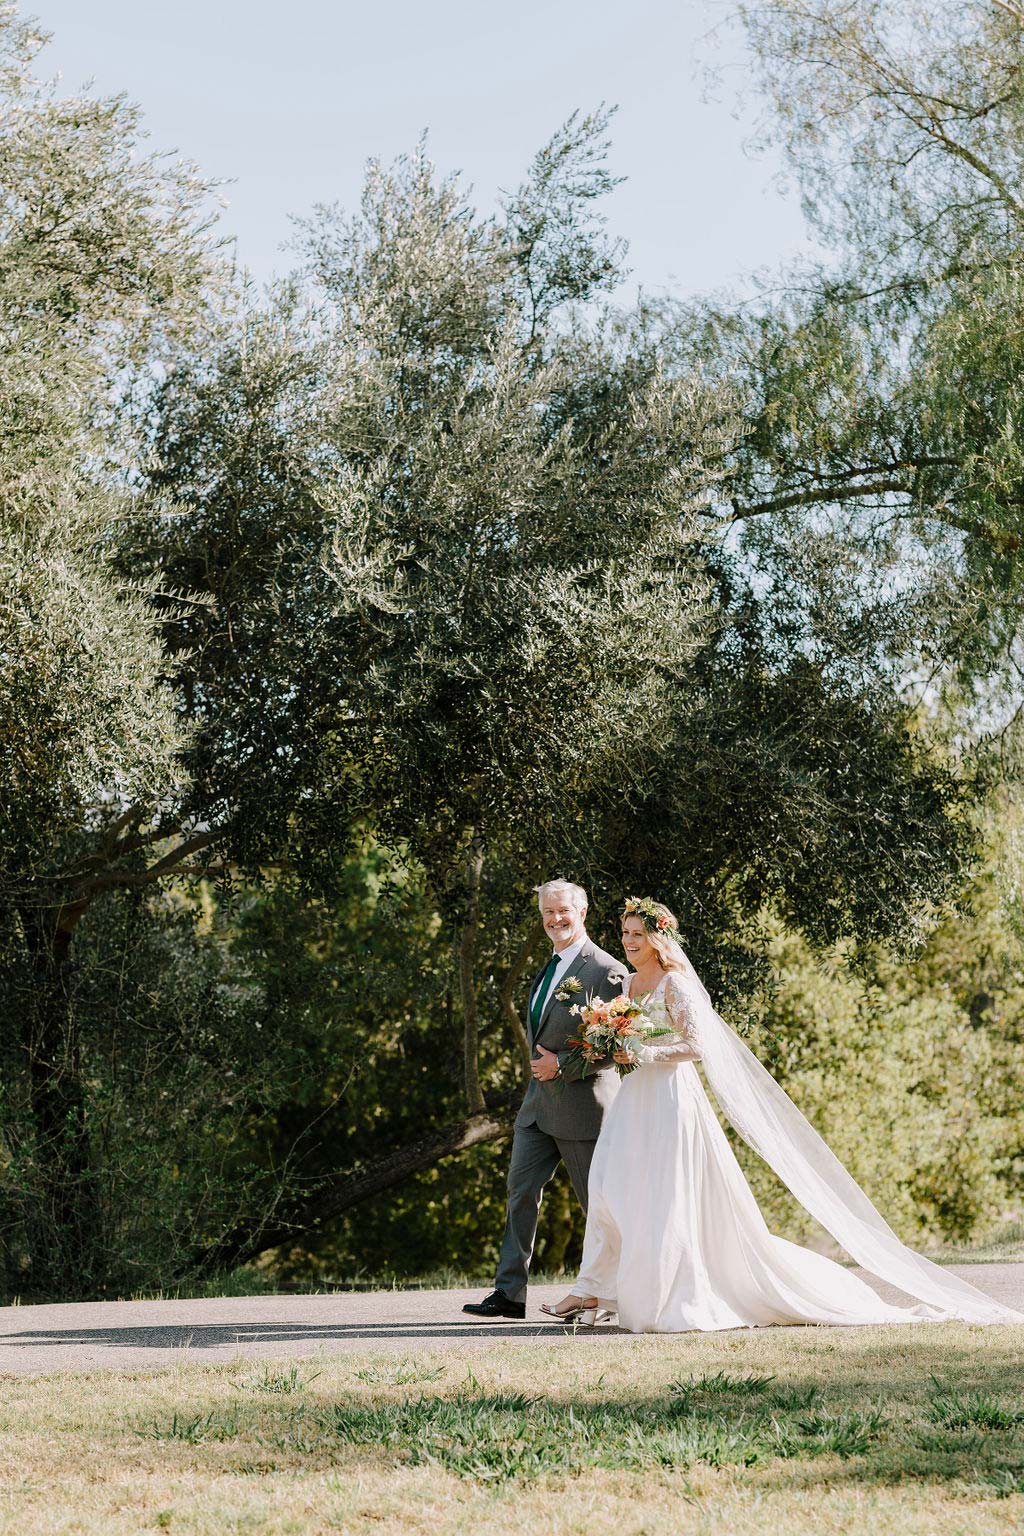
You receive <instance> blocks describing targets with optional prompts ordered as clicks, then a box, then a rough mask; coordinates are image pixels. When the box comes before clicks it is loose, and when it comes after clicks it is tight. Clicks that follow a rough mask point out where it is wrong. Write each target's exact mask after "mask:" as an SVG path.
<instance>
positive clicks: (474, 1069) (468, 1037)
mask: <svg viewBox="0 0 1024 1536" xmlns="http://www.w3.org/2000/svg"><path fill="white" fill-rule="evenodd" d="M483 867H484V856H483V850H482V848H481V846H480V841H479V839H478V838H477V837H476V836H475V835H474V837H473V840H472V842H471V843H470V849H469V857H468V859H467V860H466V912H465V917H464V920H463V924H462V936H461V939H460V942H459V991H460V994H461V997H462V1040H463V1069H464V1072H465V1080H466V1103H467V1105H468V1106H469V1112H470V1114H471V1115H473V1114H478V1113H479V1112H480V1110H482V1109H483V1107H484V1096H483V1094H482V1093H481V1091H480V1018H479V1013H478V1010H477V997H476V986H475V984H474V983H475V978H474V975H473V969H474V961H475V959H476V935H477V926H478V924H479V920H480V876H481V874H482V872H483Z"/></svg>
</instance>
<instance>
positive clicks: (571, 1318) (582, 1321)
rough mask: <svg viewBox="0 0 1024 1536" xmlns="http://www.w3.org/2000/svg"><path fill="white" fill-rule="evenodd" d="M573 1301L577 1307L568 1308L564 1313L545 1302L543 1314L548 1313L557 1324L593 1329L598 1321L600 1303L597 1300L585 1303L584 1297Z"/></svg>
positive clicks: (542, 1306) (574, 1298)
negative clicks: (570, 1324) (569, 1324)
mask: <svg viewBox="0 0 1024 1536" xmlns="http://www.w3.org/2000/svg"><path fill="white" fill-rule="evenodd" d="M573 1300H574V1301H575V1302H577V1305H576V1306H574V1307H568V1308H566V1310H565V1311H564V1312H559V1311H557V1310H556V1309H555V1308H554V1307H549V1306H547V1305H546V1304H545V1303H544V1302H542V1303H541V1308H540V1309H541V1311H542V1312H546V1313H547V1315H548V1317H552V1318H554V1320H555V1322H556V1323H572V1324H574V1325H580V1326H582V1327H584V1328H593V1326H594V1324H595V1323H596V1321H597V1309H598V1305H599V1303H598V1302H597V1301H596V1300H594V1301H590V1300H587V1301H584V1299H583V1297H582V1296H578V1297H577V1296H574V1297H573Z"/></svg>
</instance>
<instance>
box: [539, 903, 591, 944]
mask: <svg viewBox="0 0 1024 1536" xmlns="http://www.w3.org/2000/svg"><path fill="white" fill-rule="evenodd" d="M540 915H541V918H542V919H543V922H544V932H545V933H546V934H547V936H548V938H549V939H550V940H551V942H552V944H553V945H554V946H555V948H556V949H568V947H569V945H570V944H575V943H576V942H577V940H578V939H582V937H583V935H584V934H585V933H586V931H587V930H586V927H585V924H586V919H587V909H586V907H578V906H577V905H576V903H575V902H574V900H573V897H572V893H571V892H570V891H556V892H554V894H553V895H551V896H545V898H544V901H543V903H542V905H541V909H540Z"/></svg>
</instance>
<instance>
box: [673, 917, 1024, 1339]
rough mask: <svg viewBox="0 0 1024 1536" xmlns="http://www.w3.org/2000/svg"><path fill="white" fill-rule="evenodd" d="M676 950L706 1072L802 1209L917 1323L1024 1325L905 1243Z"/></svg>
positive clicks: (730, 1116)
mask: <svg viewBox="0 0 1024 1536" xmlns="http://www.w3.org/2000/svg"><path fill="white" fill-rule="evenodd" d="M672 948H673V950H674V951H676V952H677V958H678V959H679V961H680V962H681V963H682V964H683V966H684V967H685V970H686V974H687V977H688V979H689V981H690V983H691V990H692V991H693V992H694V994H695V995H694V997H693V999H692V1004H693V1008H694V1011H695V1015H696V1016H695V1019H694V1023H695V1025H696V1028H697V1032H698V1036H699V1038H700V1041H701V1050H702V1052H703V1058H702V1062H701V1065H702V1066H703V1068H704V1073H705V1076H706V1077H707V1080H708V1083H709V1085H710V1087H711V1090H712V1092H713V1093H714V1095H715V1098H716V1099H717V1100H718V1103H719V1105H720V1106H721V1109H722V1112H723V1114H724V1115H725V1118H726V1119H727V1120H728V1121H729V1124H730V1125H731V1126H732V1127H733V1129H734V1130H735V1131H737V1132H738V1133H739V1135H740V1136H742V1138H743V1140H744V1141H745V1142H746V1143H747V1144H748V1146H750V1147H752V1148H753V1149H754V1151H755V1152H756V1153H757V1154H758V1156H760V1157H762V1158H763V1159H764V1161H765V1162H766V1163H767V1164H768V1166H769V1167H770V1168H771V1169H773V1170H774V1172H775V1173H777V1174H778V1176H779V1178H780V1179H781V1180H782V1182H783V1183H784V1184H785V1185H786V1187H787V1188H788V1189H789V1190H790V1191H791V1192H792V1193H793V1194H794V1195H795V1196H796V1198H797V1199H798V1200H799V1202H800V1204H801V1205H802V1206H803V1207H804V1209H805V1210H807V1211H809V1212H810V1213H811V1215H812V1216H813V1217H814V1218H815V1219H816V1220H817V1221H819V1222H820V1223H821V1225H822V1226H823V1227H824V1228H825V1230H826V1231H827V1232H829V1233H831V1235H832V1236H833V1237H834V1238H835V1240H836V1242H837V1243H839V1244H840V1245H841V1246H842V1247H843V1248H845V1250H846V1252H847V1253H848V1254H849V1255H850V1257H851V1258H852V1259H855V1260H856V1262H857V1263H858V1264H860V1265H861V1266H862V1267H863V1268H864V1269H866V1270H868V1271H869V1273H871V1274H873V1275H877V1276H878V1278H879V1279H880V1280H885V1281H888V1283H889V1284H890V1285H894V1286H896V1287H898V1289H899V1290H901V1291H904V1292H905V1293H906V1294H907V1295H908V1296H913V1297H916V1298H917V1300H918V1301H921V1302H924V1303H925V1304H926V1306H927V1308H928V1309H929V1311H928V1312H927V1313H923V1314H921V1313H920V1312H919V1315H924V1316H929V1317H934V1318H935V1319H936V1320H937V1319H939V1318H950V1317H955V1318H959V1319H961V1320H962V1321H964V1322H969V1323H1022V1322H1024V1313H1021V1312H1015V1311H1014V1310H1013V1308H1011V1307H1005V1306H1002V1305H1001V1304H1000V1303H999V1302H997V1301H993V1300H992V1299H991V1297H989V1296H986V1295H985V1294H984V1292H982V1291H979V1290H978V1289H977V1287H976V1286H973V1285H970V1284H969V1283H968V1282H967V1281H966V1280H961V1279H959V1278H958V1277H957V1276H956V1275H953V1274H950V1272H949V1271H948V1270H946V1269H942V1268H940V1266H939V1265H938V1264H934V1263H932V1261H931V1260H930V1259H926V1258H924V1257H923V1256H922V1255H921V1254H919V1253H914V1252H913V1251H912V1249H910V1248H908V1247H906V1245H905V1244H904V1243H901V1242H900V1240H899V1238H898V1237H897V1236H896V1234H895V1232H893V1230H892V1228H891V1227H890V1226H889V1225H888V1223H887V1222H886V1221H885V1220H884V1219H883V1217H882V1216H881V1215H880V1214H879V1212H878V1211H877V1210H876V1209H875V1207H874V1206H873V1205H872V1203H871V1201H870V1200H869V1199H868V1197H867V1195H866V1194H865V1193H864V1191H863V1190H862V1189H861V1187H860V1185H859V1184H858V1183H857V1182H856V1180H855V1179H853V1178H851V1176H850V1174H848V1173H847V1171H846V1169H845V1168H844V1167H843V1165H842V1163H841V1162H840V1161H839V1159H838V1158H837V1157H836V1155H835V1154H834V1153H833V1152H831V1151H830V1150H829V1148H828V1147H827V1146H826V1144H825V1142H824V1141H823V1140H822V1138H821V1137H820V1136H819V1135H818V1133H817V1131H816V1130H815V1129H814V1127H813V1126H812V1125H811V1124H810V1122H809V1121H808V1120H807V1119H806V1118H805V1117H804V1116H803V1115H802V1114H801V1112H800V1110H799V1109H797V1107H796V1105H795V1104H794V1103H793V1101H792V1099H791V1098H790V1097H789V1095H788V1094H787V1093H785V1092H784V1090H783V1089H782V1088H780V1087H779V1084H778V1083H777V1082H776V1081H775V1079H774V1078H773V1077H772V1075H771V1073H770V1072H768V1071H767V1070H766V1069H765V1068H764V1067H763V1066H762V1065H761V1063H760V1062H759V1061H758V1059H757V1057H756V1056H755V1055H754V1054H753V1052H752V1051H751V1050H750V1049H749V1048H748V1047H747V1046H746V1045H744V1043H743V1041H742V1040H741V1039H740V1038H739V1036H738V1035H737V1034H736V1033H735V1031H734V1030H732V1029H731V1028H730V1027H729V1025H728V1024H726V1022H725V1020H724V1019H723V1018H721V1017H720V1016H719V1014H718V1013H716V1011H715V1008H714V1005H713V1004H712V1002H711V998H710V997H709V996H708V993H707V990H706V988H705V986H704V984H703V982H702V981H701V979H700V977H699V976H698V975H697V972H696V971H695V970H694V968H693V965H692V964H691V963H690V960H689V957H688V956H687V955H686V954H685V952H684V951H683V949H682V948H681V947H680V946H679V945H677V944H673V945H672ZM688 1001H689V999H688Z"/></svg>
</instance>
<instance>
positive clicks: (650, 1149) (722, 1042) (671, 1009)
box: [573, 951, 1024, 1333]
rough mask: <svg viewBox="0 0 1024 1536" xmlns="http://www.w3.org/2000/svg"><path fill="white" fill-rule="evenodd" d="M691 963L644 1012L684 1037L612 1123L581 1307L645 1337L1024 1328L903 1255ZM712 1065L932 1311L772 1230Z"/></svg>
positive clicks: (782, 1170) (822, 1199)
mask: <svg viewBox="0 0 1024 1536" xmlns="http://www.w3.org/2000/svg"><path fill="white" fill-rule="evenodd" d="M680 957H681V959H682V960H683V961H684V963H685V965H686V967H687V969H686V970H684V971H683V972H682V973H680V972H676V971H669V972H666V974H665V976H664V978H663V979H662V981H661V982H660V983H659V984H658V986H657V987H656V988H655V989H654V992H653V993H651V994H650V996H649V998H648V999H647V1001H646V1002H645V1010H646V1011H647V1012H648V1013H649V1015H650V1016H651V1019H652V1022H653V1023H655V1024H657V1025H661V1026H662V1027H668V1028H670V1029H671V1030H672V1038H671V1039H670V1040H667V1043H661V1042H660V1041H659V1042H657V1043H653V1044H650V1045H645V1046H643V1047H642V1048H641V1052H640V1057H641V1062H642V1065H641V1066H639V1067H638V1068H637V1069H636V1070H635V1071H634V1072H631V1073H629V1074H628V1075H627V1076H626V1078H625V1079H624V1081H623V1083H622V1087H621V1089H620V1091H619V1093H618V1094H617V1096H616V1098H615V1101H614V1103H613V1104H612V1105H611V1107H610V1109H609V1110H608V1111H607V1113H606V1115H605V1118H604V1124H603V1126H602V1129H601V1135H600V1137H599V1138H598V1142H597V1146H596V1148H595V1151H594V1158H593V1162H592V1164H591V1170H590V1201H589V1214H588V1217H587V1227H586V1236H585V1239H584V1245H583V1259H582V1267H581V1270H580V1274H579V1278H578V1280H577V1281H576V1283H575V1284H574V1286H573V1293H574V1294H575V1295H577V1296H583V1297H590V1296H596V1297H597V1298H598V1299H599V1301H600V1304H601V1306H603V1307H605V1308H608V1309H609V1310H612V1311H616V1312H617V1313H618V1316H619V1322H620V1324H621V1326H622V1327H623V1328H626V1329H628V1330H629V1331H630V1332H632V1333H681V1332H686V1331H689V1330H691V1329H700V1330H704V1329H720V1328H741V1327H756V1326H764V1325H767V1324H782V1323H825V1324H833V1325H841V1324H863V1323H894V1322H898V1323H906V1322H921V1321H930V1320H940V1319H944V1318H950V1317H959V1318H964V1319H966V1320H967V1321H971V1322H1022V1321H1024V1316H1022V1315H1021V1314H1019V1313H1015V1312H1013V1311H1012V1310H1011V1309H1010V1308H1007V1307H1003V1306H1001V1305H1000V1304H999V1303H997V1302H995V1301H993V1300H992V1299H991V1298H990V1297H988V1296H986V1295H985V1294H984V1293H983V1292H981V1291H979V1290H977V1289H976V1288H975V1287H974V1286H972V1285H969V1284H968V1283H967V1282H966V1281H963V1280H960V1279H958V1278H957V1277H956V1276H954V1275H952V1274H950V1273H949V1272H948V1271H945V1270H942V1269H940V1268H939V1267H938V1266H937V1265H935V1264H932V1263H931V1262H930V1261H929V1260H927V1259H925V1258H923V1257H922V1256H921V1255H919V1254H915V1253H913V1252H911V1250H909V1249H907V1248H905V1247H904V1246H903V1244H902V1243H900V1242H899V1240H898V1238H896V1236H895V1234H894V1233H892V1232H891V1231H890V1229H889V1228H888V1227H887V1226H886V1224H885V1222H884V1221H883V1220H882V1217H881V1216H880V1215H879V1214H878V1212H877V1211H876V1210H875V1208H874V1207H873V1206H872V1205H871V1204H870V1202H869V1201H868V1199H867V1196H866V1195H864V1194H863V1192H862V1191H861V1190H860V1189H859V1187H858V1186H857V1185H856V1184H855V1183H854V1181H853V1180H852V1179H851V1178H850V1175H849V1174H847V1173H846V1170H845V1169H844V1168H843V1167H842V1165H841V1164H840V1163H839V1162H838V1160H837V1159H836V1158H835V1157H834V1156H833V1154H832V1153H831V1152H830V1151H829V1150H828V1148H827V1147H826V1146H825V1143H824V1142H823V1141H822V1140H821V1138H820V1137H819V1136H818V1135H817V1132H815V1131H814V1130H813V1129H812V1128H811V1126H810V1125H809V1124H808V1123H807V1121H806V1120H805V1119H804V1117H803V1116H802V1115H801V1114H800V1111H799V1110H798V1109H797V1108H796V1106H795V1105H794V1104H793V1103H792V1101H791V1100H790V1099H789V1098H788V1097H787V1096H786V1095H785V1093H784V1092H783V1090H782V1089H781V1088H780V1087H779V1085H778V1084H777V1083H776V1082H775V1081H774V1079H773V1078H771V1076H770V1074H768V1073H767V1072H766V1071H765V1069H764V1068H763V1067H762V1066H761V1064H760V1063H759V1062H757V1060H756V1058H755V1057H754V1056H753V1055H752V1053H751V1052H750V1051H749V1050H748V1049H747V1047H746V1046H745V1045H743V1044H742V1042H741V1041H740V1040H739V1039H738V1037H737V1036H736V1035H735V1034H734V1033H733V1031H732V1030H730V1029H729V1027H728V1025H726V1024H725V1023H724V1021H723V1020H722V1019H720V1018H719V1016H718V1015H717V1014H716V1013H715V1011H714V1009H713V1007H712V1006H711V1003H710V999H709V998H708V995H707V993H706V991H705V990H704V988H703V986H702V984H701V982H700V980H699V979H698V977H697V975H696V973H695V972H694V971H693V968H692V966H690V964H689V961H688V960H686V959H685V956H684V955H683V952H682V951H680ZM628 990H629V979H628V978H627V980H626V982H625V984H624V986H623V991H624V992H626V993H628ZM702 1058H703V1061H704V1066H705V1070H706V1071H707V1073H708V1078H709V1081H710V1082H711V1084H712V1088H713V1091H714V1092H715V1095H716V1097H717V1098H718V1100H719V1102H720V1103H721V1105H722V1108H723V1110H724V1111H725V1114H726V1116H727V1118H728V1119H729V1120H730V1122H731V1123H732V1124H733V1125H734V1126H735V1127H736V1129H737V1130H738V1131H739V1132H740V1134H741V1135H743V1136H744V1137H745V1139H747V1140H748V1141H750V1143H751V1145H753V1146H754V1147H755V1148H756V1150H757V1151H758V1152H760V1153H761V1155H762V1156H764V1157H765V1158H766V1159H767V1161H768V1162H769V1163H770V1164H771V1166H772V1167H773V1168H775V1170H776V1172H778V1173H779V1174H780V1176H781V1177H782V1178H783V1179H784V1180H785V1182H786V1183H787V1184H788V1185H789V1187H790V1188H791V1189H792V1190H793V1192H794V1193H795V1194H796V1195H797V1197H798V1198H799V1199H800V1200H801V1201H802V1203H803V1204H804V1205H805V1206H807V1208H808V1209H810V1210H811V1211H812V1213H813V1214H814V1215H815V1216H817V1218H818V1219H819V1220H820V1221H822V1222H823V1223H824V1225H826V1227H828V1229H829V1230H830V1231H831V1232H832V1233H833V1235H834V1236H835V1237H836V1238H837V1240H838V1241H840V1242H841V1243H842V1244H843V1245H844V1246H845V1247H847V1248H848V1250H849V1251H851V1252H852V1253H853V1254H854V1256H855V1257H856V1258H858V1259H859V1261H860V1262H861V1263H862V1264H865V1265H866V1267H867V1268H869V1269H871V1270H872V1271H873V1272H874V1273H875V1274H879V1275H881V1276H882V1277H883V1278H884V1279H887V1280H889V1281H890V1282H891V1283H893V1284H895V1285H897V1286H899V1287H900V1288H901V1289H902V1290H904V1291H906V1292H907V1294H908V1295H909V1296H911V1297H917V1298H919V1299H920V1300H923V1301H924V1303H925V1304H924V1305H917V1306H896V1305H891V1304H889V1303H887V1302H885V1301H883V1300H882V1299H881V1297H880V1296H878V1295H877V1294H876V1292H875V1291H874V1290H872V1289H871V1287H870V1286H869V1285H867V1284H866V1283H865V1282H864V1281H863V1280H861V1279H860V1278H859V1277H858V1276H857V1275H855V1274H853V1273H852V1272H851V1271H850V1270H848V1269H844V1268H843V1267H842V1266H841V1265H840V1264H836V1263H834V1262H833V1261H832V1260H831V1259H827V1258H825V1257H823V1256H822V1255H821V1254H818V1253H814V1252H812V1251H811V1250H810V1249H807V1248H801V1247H798V1246H797V1245H796V1244H795V1243H790V1242H787V1241H786V1240H785V1239H783V1238H781V1237H776V1236H774V1235H773V1234H772V1233H771V1232H770V1231H769V1230H768V1227H767V1225H766V1224H765V1220H764V1217H763V1216H762V1215H761V1211H760V1209H759V1207H758V1205H757V1202H756V1200H755V1199H754V1196H753V1193H752V1191H751V1189H750V1186H749V1184H748V1183H747V1181H746V1179H745V1178H744V1176H743V1173H742V1170H741V1169H740V1166H739V1163H738V1162H737V1161H736V1158H735V1155H734V1154H733V1151H732V1148H731V1147H730V1145H729V1142H728V1139H727V1137H726V1135H725V1133H724V1131H723V1130H722V1127H721V1125H720V1124H719V1122H718V1119H717V1117H716V1115H715V1112H714V1110H713V1108H712V1106H711V1103H710V1100H709V1099H708V1096H707V1094H706V1093H705V1091H704V1087H703V1084H702V1083H701V1080H700V1076H699V1074H698V1071H697V1067H696V1065H695V1062H696V1061H697V1060H700V1059H702Z"/></svg>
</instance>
